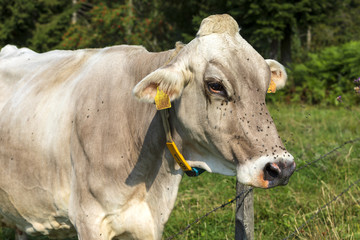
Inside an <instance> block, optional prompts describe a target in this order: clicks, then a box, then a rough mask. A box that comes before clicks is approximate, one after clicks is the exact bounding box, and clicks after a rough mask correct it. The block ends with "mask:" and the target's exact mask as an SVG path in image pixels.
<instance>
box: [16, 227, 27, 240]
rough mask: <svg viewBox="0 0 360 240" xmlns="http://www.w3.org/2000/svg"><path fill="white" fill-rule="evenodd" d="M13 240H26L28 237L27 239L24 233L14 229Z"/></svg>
mask: <svg viewBox="0 0 360 240" xmlns="http://www.w3.org/2000/svg"><path fill="white" fill-rule="evenodd" d="M15 240H28V237H27V235H26V233H24V232H23V231H20V230H19V229H16V231H15Z"/></svg>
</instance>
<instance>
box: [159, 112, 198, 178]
mask: <svg viewBox="0 0 360 240" xmlns="http://www.w3.org/2000/svg"><path fill="white" fill-rule="evenodd" d="M158 111H159V112H160V115H161V120H162V123H163V127H164V130H165V136H166V147H167V148H168V150H169V151H170V153H171V155H172V156H173V158H174V159H175V161H176V162H177V163H178V164H179V166H180V168H181V169H182V170H183V171H184V172H185V173H186V175H188V176H189V177H197V176H199V175H200V174H201V173H203V172H205V170H204V169H202V168H197V167H191V166H190V165H189V164H188V162H187V161H186V160H185V158H184V156H183V155H182V154H181V153H180V151H179V149H178V148H177V146H176V144H175V142H174V141H173V140H172V136H171V130H170V122H169V116H170V114H169V109H162V110H158Z"/></svg>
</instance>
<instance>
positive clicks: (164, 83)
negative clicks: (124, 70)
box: [133, 63, 192, 103]
mask: <svg viewBox="0 0 360 240" xmlns="http://www.w3.org/2000/svg"><path fill="white" fill-rule="evenodd" d="M179 65H180V64H176V63H175V64H170V65H166V66H164V67H161V68H159V69H157V70H155V71H154V72H152V73H150V74H149V75H147V76H146V77H145V78H143V79H142V80H141V81H140V82H139V83H138V84H136V86H135V87H134V89H133V93H134V95H135V97H137V98H138V99H139V100H141V101H144V102H150V103H154V98H155V96H156V93H157V88H158V87H159V89H160V90H162V91H164V92H165V93H166V94H167V95H168V96H169V97H170V101H173V100H175V99H177V98H179V97H180V96H181V93H182V91H183V89H184V86H185V85H186V83H187V82H189V81H190V80H191V78H192V74H191V72H190V71H189V70H188V69H187V68H186V67H185V66H183V67H180V66H179ZM181 65H182V64H181Z"/></svg>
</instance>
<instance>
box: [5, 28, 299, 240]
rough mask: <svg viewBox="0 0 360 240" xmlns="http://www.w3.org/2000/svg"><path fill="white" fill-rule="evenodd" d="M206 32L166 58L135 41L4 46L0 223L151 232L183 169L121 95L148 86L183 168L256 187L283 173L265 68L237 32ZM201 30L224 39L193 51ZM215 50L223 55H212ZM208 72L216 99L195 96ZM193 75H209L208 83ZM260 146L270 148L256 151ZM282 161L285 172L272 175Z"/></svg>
mask: <svg viewBox="0 0 360 240" xmlns="http://www.w3.org/2000/svg"><path fill="white" fill-rule="evenodd" d="M203 31H204V29H203ZM199 32H200V31H199ZM200 33H201V32H200ZM212 35H213V36H211V34H209V36H208V38H205V37H203V38H200V37H199V38H196V39H195V40H196V41H195V40H194V41H193V42H191V43H189V44H188V45H187V46H185V47H184V48H183V49H181V51H179V52H178V53H176V55H175V57H174V53H175V52H174V50H169V51H166V52H160V53H151V52H148V51H147V50H146V49H144V48H143V47H136V46H115V47H109V48H104V49H88V50H77V51H51V52H48V53H43V54H37V53H35V52H32V51H31V50H28V49H16V48H14V47H12V46H7V47H5V48H4V49H3V50H2V52H1V53H0V77H1V78H0V91H1V92H0V96H1V97H0V146H1V147H0V164H1V169H0V219H1V220H2V222H3V223H5V224H6V225H7V226H10V227H16V228H18V229H20V230H22V231H24V232H26V233H27V234H46V235H50V236H53V237H56V238H61V237H66V236H72V235H76V234H77V235H78V236H79V238H80V239H112V238H114V237H116V238H119V239H160V238H161V234H162V231H163V227H164V224H165V223H166V221H167V220H168V217H169V215H170V212H171V210H172V208H173V205H174V202H175V199H176V195H177V190H178V185H179V183H180V180H181V177H182V174H183V173H182V170H181V169H180V168H179V166H178V165H177V164H176V162H175V161H174V159H173V158H172V156H171V155H170V153H169V152H168V151H167V150H166V145H165V143H166V139H165V133H164V129H163V125H162V123H161V117H160V115H159V114H158V113H157V112H156V109H155V107H154V105H153V104H146V103H144V102H141V101H138V100H136V99H135V98H134V97H133V91H134V94H135V96H137V97H138V98H140V99H141V100H143V101H149V102H151V101H153V90H154V88H155V89H156V87H161V88H162V89H164V91H165V92H166V93H168V94H169V96H170V98H171V100H172V102H173V107H172V108H171V109H170V125H171V127H172V135H173V139H174V141H175V142H176V143H177V144H178V147H179V148H180V150H181V151H183V152H184V156H185V157H186V159H189V164H190V165H191V166H193V167H201V168H203V169H205V170H207V171H209V172H218V173H222V174H227V175H234V174H236V173H237V176H238V179H239V180H240V181H241V182H243V183H245V184H250V185H253V186H257V187H271V186H275V185H278V184H282V183H284V182H286V181H287V178H288V177H289V176H290V175H291V173H292V171H293V168H294V164H293V161H292V157H291V156H290V154H288V153H287V152H286V151H285V149H284V148H283V145H282V143H281V140H280V139H279V138H278V135H277V133H276V129H275V126H273V123H272V121H271V117H270V116H269V115H268V112H267V109H266V106H265V103H264V98H265V93H266V90H267V86H268V85H269V79H270V74H271V71H272V70H271V69H270V70H271V71H270V70H269V67H268V65H267V64H266V62H265V61H264V59H263V58H262V57H261V56H260V55H258V54H257V53H256V52H255V50H253V49H252V48H251V47H250V45H248V44H247V43H246V42H245V41H244V40H243V39H242V38H241V37H240V35H239V34H238V33H237V35H236V37H235V40H233V39H232V38H231V37H228V36H227V35H226V33H222V35H221V34H220V35H219V34H217V35H216V34H215V33H214V34H212ZM218 35H219V36H218ZM204 36H207V34H204ZM209 38H210V40H211V42H214V43H216V44H217V43H218V42H219V41H220V40H221V39H222V40H224V39H226V42H225V43H223V46H221V47H220V48H219V49H215V48H214V51H209V52H208V53H207V54H206V55H204V54H202V55H201V54H199V53H203V52H204V49H205V48H208V47H209V46H206V44H208V43H207V42H208V41H209ZM211 38H214V39H211ZM202 41H203V42H202ZM237 41H239V42H237ZM237 44H238V45H237ZM216 46H218V45H216ZM222 51H223V52H225V54H227V55H226V56H228V57H229V56H230V55H229V54H233V56H234V57H235V58H233V59H230V58H229V59H227V57H226V56H224V57H223V58H222V59H221V58H220V59H219V56H220V55H221V52H222ZM184 56H187V57H184ZM184 59H185V60H184ZM186 59H192V60H191V61H195V62H191V63H189V61H190V60H186ZM246 59H247V60H246ZM170 60H171V61H170ZM169 61H170V62H169ZM239 61H240V62H241V63H239ZM185 62H187V63H186V64H185ZM254 64H256V66H255V67H254ZM249 68H250V69H249ZM174 69H175V70H174ZM179 69H180V70H179ZM230 69H235V71H232V70H230ZM179 72H180V73H179ZM216 78H219V79H220V78H221V79H222V81H223V82H224V85H226V91H228V92H227V93H226V95H227V96H226V99H225V98H223V96H222V95H221V94H219V93H218V92H215V93H216V95H211V96H207V95H210V94H212V93H211V92H210V93H208V92H206V91H208V90H209V89H210V91H211V90H212V87H211V86H215V85H214V84H213V83H212V82H211V83H209V81H215V80H216ZM240 78H241V79H240ZM153 79H156V80H154V81H153ZM169 79H170V80H169ZM199 79H200V80H199ZM202 79H210V80H206V81H205V83H206V84H209V86H210V88H209V89H208V87H207V88H206V89H204V82H202ZM214 79H215V80H214ZM156 81H160V82H156ZM166 81H168V82H166ZM169 81H172V82H169ZM216 81H217V80H216ZM234 81H235V82H236V81H240V82H241V85H239V84H236V83H234ZM216 88H217V87H216ZM230 89H231V93H230ZM249 93H253V94H251V95H249ZM194 102H196V103H198V104H196V106H194V105H193V103H194ZM189 106H191V107H189ZM249 109H250V110H249ZM246 113H247V114H249V115H247V114H246ZM214 114H216V116H214ZM255 114H256V117H255ZM263 114H264V115H263ZM241 121H242V122H245V123H246V122H247V124H245V125H244V124H237V123H238V122H241ZM250 121H251V123H249V122H250ZM204 124H205V126H201V125H204ZM240 125H241V126H240ZM200 126H201V127H200ZM260 129H261V130H260ZM219 133H221V136H220V135H219ZM257 134H261V136H260V135H257ZM265 136H266V137H265ZM268 142H271V146H270V145H268V144H267V143H268ZM265 145H267V146H266V148H268V149H269V150H266V151H269V152H270V151H271V150H270V149H271V148H273V149H274V148H275V149H276V150H277V151H278V152H277V153H276V155H278V156H277V157H276V155H275V154H274V151H273V152H272V153H273V154H272V155H271V156H270V157H269V156H266V155H265V154H263V153H262V150H264V146H265ZM209 149H210V150H209ZM276 150H275V152H276ZM264 151H265V150H264ZM260 152H261V153H260ZM279 155H280V156H279ZM287 155H288V156H287ZM273 157H274V158H273ZM270 158H271V159H270ZM269 164H270V165H269ZM280 168H281V170H280ZM254 169H255V170H254ZM287 169H291V170H290V172H291V173H290V174H288V173H286V174H285V175H281V174H283V173H282V172H286V171H287ZM261 174H262V175H261ZM269 174H270V175H271V176H273V175H274V174H275V175H276V174H278V175H279V174H280V175H281V178H280V177H278V178H277V177H275V178H272V177H271V176H270V175H269ZM280 175H279V176H280Z"/></svg>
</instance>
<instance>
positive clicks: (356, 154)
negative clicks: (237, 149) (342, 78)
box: [0, 104, 360, 240]
mask: <svg viewBox="0 0 360 240" xmlns="http://www.w3.org/2000/svg"><path fill="white" fill-rule="evenodd" d="M268 108H269V110H270V112H271V114H272V116H273V118H274V121H275V123H276V125H277V129H278V131H279V134H280V136H281V137H282V139H283V141H284V143H285V146H286V148H287V150H288V151H289V152H291V153H292V154H293V155H294V157H295V160H296V163H297V166H298V167H301V166H302V165H303V164H305V163H306V162H307V161H312V160H314V159H317V158H319V157H320V156H321V155H323V154H326V153H327V152H329V151H331V150H332V149H334V148H335V147H337V146H339V145H341V144H342V143H343V142H345V141H347V140H350V139H355V138H357V137H360V107H355V106H352V107H350V108H349V107H344V106H343V105H342V104H340V105H339V106H337V107H327V108H320V107H318V106H307V105H299V104H295V105H285V104H281V105H276V104H270V105H268ZM359 170H360V141H358V142H356V143H352V144H347V145H346V146H344V147H343V148H341V149H339V150H338V151H336V152H335V153H333V154H331V155H330V156H328V157H326V158H324V159H322V160H321V161H318V162H317V163H315V164H312V165H311V166H310V167H307V168H304V169H302V170H301V171H299V172H295V173H294V174H293V176H292V178H291V179H290V182H289V184H288V185H287V186H284V187H277V188H273V189H269V190H264V189H255V190H254V201H255V202H254V211H255V239H269V240H273V239H284V238H286V237H287V236H288V235H289V234H290V233H291V232H293V231H294V229H295V226H301V225H302V224H303V223H304V221H305V220H307V219H309V218H310V217H311V216H312V214H314V213H315V212H316V211H317V209H318V208H319V207H320V206H322V205H324V204H325V203H326V202H328V201H330V200H331V199H333V197H334V196H336V195H338V194H339V193H341V192H342V191H343V190H344V189H346V188H347V187H348V186H349V185H350V184H351V183H352V182H354V181H356V180H357V179H358V178H360V174H359ZM235 185H236V180H235V177H226V176H221V175H218V174H209V173H204V174H203V175H201V176H200V177H198V178H188V177H186V176H184V178H183V180H182V183H181V186H180V191H179V194H178V199H177V202H176V206H175V209H174V211H173V213H172V215H171V217H170V220H169V222H168V224H167V225H166V227H165V231H164V236H163V239H167V238H168V237H170V236H172V235H173V234H175V233H177V232H178V231H179V230H181V229H183V228H184V227H186V226H187V225H188V224H189V223H191V222H193V221H194V220H195V219H196V218H198V217H200V216H202V215H203V214H205V213H206V212H208V211H210V210H212V209H213V208H215V207H217V206H219V205H221V204H222V203H224V202H227V201H229V199H232V198H234V197H235V194H236V193H235ZM234 212H235V204H231V205H228V206H226V207H225V208H222V209H219V210H218V211H217V212H215V213H212V214H210V215H209V216H208V217H206V218H204V219H203V220H202V221H200V222H199V223H198V224H196V225H194V226H192V227H191V228H190V229H189V230H187V231H186V232H184V233H183V234H182V235H180V236H178V237H176V238H175V239H185V240H192V239H202V240H206V239H208V240H214V239H234V221H235V214H234ZM12 234H13V232H12V231H10V230H8V229H2V231H1V229H0V238H1V236H2V238H1V239H12V237H13V235H12ZM31 239H46V238H44V237H38V238H31ZM298 239H354V240H355V239H360V184H359V185H357V186H354V187H352V188H351V189H350V190H349V191H348V192H347V193H345V194H344V195H343V196H342V197H341V198H339V199H338V200H337V201H335V202H334V203H333V204H331V205H330V206H328V207H326V208H324V210H323V211H322V212H321V213H320V214H318V215H317V217H315V218H314V220H313V221H310V222H309V223H308V224H307V225H306V226H305V227H304V228H303V229H302V230H301V231H300V233H299V235H298Z"/></svg>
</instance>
